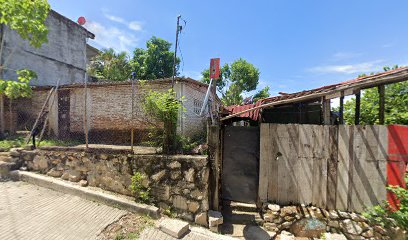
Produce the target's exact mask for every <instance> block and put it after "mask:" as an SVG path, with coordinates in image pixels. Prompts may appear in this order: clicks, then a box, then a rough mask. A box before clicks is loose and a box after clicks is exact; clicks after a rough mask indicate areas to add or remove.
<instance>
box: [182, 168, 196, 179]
mask: <svg viewBox="0 0 408 240" xmlns="http://www.w3.org/2000/svg"><path fill="white" fill-rule="evenodd" d="M194 175H195V171H194V169H193V168H190V169H188V171H186V172H184V178H185V179H186V180H187V182H194Z"/></svg>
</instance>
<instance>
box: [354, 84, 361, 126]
mask: <svg viewBox="0 0 408 240" xmlns="http://www.w3.org/2000/svg"><path fill="white" fill-rule="evenodd" d="M360 105H361V92H360V91H358V92H357V93H356V106H355V109H354V112H355V114H354V124H355V125H359V124H360Z"/></svg>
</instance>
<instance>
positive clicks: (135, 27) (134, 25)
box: [104, 12, 143, 31]
mask: <svg viewBox="0 0 408 240" xmlns="http://www.w3.org/2000/svg"><path fill="white" fill-rule="evenodd" d="M104 16H105V17H106V18H107V19H109V20H111V21H112V22H116V23H120V24H123V25H125V26H127V27H128V28H129V29H131V30H133V31H142V30H143V24H142V23H141V22H138V21H131V22H128V21H126V20H125V19H123V18H121V17H118V16H114V15H110V14H108V13H106V12H105V13H104Z"/></svg>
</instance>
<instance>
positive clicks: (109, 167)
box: [19, 147, 209, 225]
mask: <svg viewBox="0 0 408 240" xmlns="http://www.w3.org/2000/svg"><path fill="white" fill-rule="evenodd" d="M19 153H20V159H22V160H24V164H25V166H26V167H27V170H29V171H36V172H39V173H42V174H47V175H49V176H52V177H58V178H59V177H60V178H62V179H65V180H69V181H72V182H79V181H81V180H83V181H82V182H84V181H87V182H85V184H84V185H86V184H89V186H94V187H100V188H102V189H105V190H108V191H112V192H116V193H120V194H124V195H129V196H132V193H131V191H130V185H131V177H132V176H133V174H134V173H135V172H141V173H144V174H145V175H146V176H147V177H148V178H147V179H145V181H144V182H143V185H144V186H145V187H149V188H151V190H150V196H151V198H152V199H151V200H152V201H153V202H154V203H155V204H156V205H158V206H159V207H160V208H161V209H162V210H167V209H171V211H173V212H174V213H176V214H177V215H178V217H180V218H183V219H185V220H188V221H190V222H193V221H195V222H196V223H198V224H201V225H207V211H208V208H209V205H208V177H209V168H208V166H207V163H208V161H207V157H206V156H186V155H176V156H163V155H133V154H130V152H129V151H125V150H113V149H111V150H109V151H107V150H106V149H105V150H101V149H98V150H97V149H91V150H87V151H84V149H78V148H61V147H53V148H49V147H48V148H43V149H41V150H35V151H26V150H19ZM82 182H81V183H82ZM167 212H168V211H167Z"/></svg>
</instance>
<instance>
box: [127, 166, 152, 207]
mask: <svg viewBox="0 0 408 240" xmlns="http://www.w3.org/2000/svg"><path fill="white" fill-rule="evenodd" d="M146 178H147V176H146V175H144V174H143V173H140V172H135V173H134V174H133V176H132V183H131V185H130V190H131V191H132V193H133V194H135V195H136V196H135V197H136V200H137V201H140V202H143V203H149V202H150V200H151V199H150V188H149V187H144V186H143V181H145V180H146Z"/></svg>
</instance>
